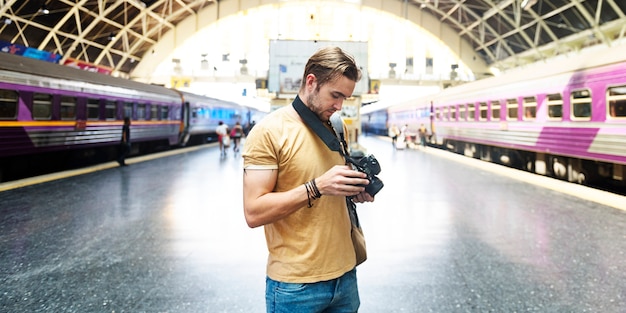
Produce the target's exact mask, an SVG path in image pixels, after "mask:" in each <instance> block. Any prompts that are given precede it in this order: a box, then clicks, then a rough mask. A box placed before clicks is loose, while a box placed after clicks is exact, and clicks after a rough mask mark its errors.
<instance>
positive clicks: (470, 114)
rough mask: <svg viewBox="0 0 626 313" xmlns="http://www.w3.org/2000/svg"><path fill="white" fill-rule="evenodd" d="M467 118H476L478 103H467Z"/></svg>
mask: <svg viewBox="0 0 626 313" xmlns="http://www.w3.org/2000/svg"><path fill="white" fill-rule="evenodd" d="M467 118H468V120H470V121H475V120H476V105H475V104H473V103H468V104H467Z"/></svg>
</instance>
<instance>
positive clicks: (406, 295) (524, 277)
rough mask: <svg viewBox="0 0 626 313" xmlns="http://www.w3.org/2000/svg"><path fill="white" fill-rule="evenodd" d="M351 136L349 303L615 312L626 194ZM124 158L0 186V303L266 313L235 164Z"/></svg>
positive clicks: (625, 292) (208, 156)
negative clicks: (356, 177)
mask: <svg viewBox="0 0 626 313" xmlns="http://www.w3.org/2000/svg"><path fill="white" fill-rule="evenodd" d="M360 143H361V145H363V146H364V147H365V148H367V150H368V152H369V153H372V154H374V155H375V156H376V157H377V158H378V159H379V161H380V163H381V165H382V173H381V174H380V175H379V177H380V178H381V179H382V180H383V182H384V183H385V187H384V189H383V190H382V191H381V192H380V193H379V195H378V196H377V199H376V202H374V203H371V204H363V205H359V213H360V219H361V223H362V224H363V227H364V231H365V235H366V238H367V244H368V253H369V259H368V261H366V262H365V263H364V264H363V265H361V266H359V267H358V278H359V284H360V294H361V302H362V305H361V310H360V311H359V312H362V313H380V312H626V211H623V210H620V209H619V208H626V205H624V206H622V203H626V202H620V201H624V197H613V196H610V195H606V194H600V196H596V197H597V198H599V199H605V200H606V199H609V205H607V204H602V202H600V203H598V201H596V200H594V199H592V198H587V195H592V194H597V193H596V192H595V191H591V190H586V189H578V188H580V186H576V189H574V191H573V192H568V191H567V190H571V189H570V186H571V184H567V183H563V182H558V181H554V180H548V181H549V183H548V185H550V186H552V187H547V186H546V185H541V186H537V185H535V184H533V183H534V182H539V181H544V179H543V178H539V177H536V176H529V177H530V178H528V179H526V181H524V180H520V177H525V173H519V172H517V171H510V170H505V171H502V169H501V168H500V167H497V166H495V167H494V166H489V165H484V164H479V165H478V166H473V165H471V164H478V163H480V162H479V161H475V160H467V159H465V160H462V161H461V162H459V161H457V160H459V159H463V157H458V156H450V155H449V154H445V153H442V152H439V151H435V150H432V149H427V150H426V151H422V150H403V151H395V150H394V149H393V148H392V146H391V144H390V142H389V141H385V140H381V139H380V138H378V137H362V138H360ZM477 162H478V163H477ZM470 163H471V164H470ZM129 164H131V165H130V166H128V167H124V168H120V167H116V166H113V165H111V164H109V165H105V166H101V167H99V168H98V170H97V171H87V173H82V174H81V175H78V176H72V177H66V178H63V179H57V178H58V177H56V178H55V180H51V181H47V182H44V183H40V184H35V185H28V183H23V184H22V185H23V187H21V188H18V189H10V188H5V191H2V192H0V264H1V275H0V312H11V313H19V312H132V313H138V312H150V313H153V312H154V313H156V312H168V313H187V312H188V313H197V312H264V311H265V306H264V282H265V273H264V271H265V259H266V249H265V242H264V237H263V231H262V229H261V228H258V229H249V228H248V227H247V226H246V224H245V221H244V218H243V212H242V200H241V198H242V196H241V194H242V192H241V176H242V161H241V158H240V157H238V156H234V155H233V153H232V151H231V152H230V154H229V155H228V156H227V157H226V158H222V157H220V154H219V151H218V149H217V148H216V147H215V146H209V147H207V148H203V149H195V150H190V151H188V152H186V153H182V154H171V155H169V156H167V157H162V158H158V159H154V160H145V161H144V159H130V160H129ZM493 168H497V170H496V171H499V172H494V170H493ZM505 172H506V173H508V174H505ZM22 185H20V186H22ZM0 187H1V186H0ZM0 190H2V189H0ZM329 244H332V243H329Z"/></svg>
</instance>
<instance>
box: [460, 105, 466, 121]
mask: <svg viewBox="0 0 626 313" xmlns="http://www.w3.org/2000/svg"><path fill="white" fill-rule="evenodd" d="M459 120H461V121H466V120H467V106H466V105H465V104H461V105H459Z"/></svg>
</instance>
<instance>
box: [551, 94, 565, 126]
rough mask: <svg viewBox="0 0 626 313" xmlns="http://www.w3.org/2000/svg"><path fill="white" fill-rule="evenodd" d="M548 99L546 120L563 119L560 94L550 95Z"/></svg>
mask: <svg viewBox="0 0 626 313" xmlns="http://www.w3.org/2000/svg"><path fill="white" fill-rule="evenodd" d="M547 98H548V118H550V119H551V120H562V119H563V96H561V94H560V93H555V94H550V95H548V96H547Z"/></svg>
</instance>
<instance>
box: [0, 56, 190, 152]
mask: <svg viewBox="0 0 626 313" xmlns="http://www.w3.org/2000/svg"><path fill="white" fill-rule="evenodd" d="M0 94H1V96H0V97H1V100H0V139H1V140H0V157H5V156H12V155H24V154H33V153H40V152H45V151H53V150H64V149H75V148H76V147H81V148H83V147H92V146H99V145H113V144H116V143H118V142H119V140H120V134H121V129H122V124H123V122H122V120H123V118H124V117H125V116H128V117H130V118H131V119H132V120H133V123H132V124H133V125H132V131H133V141H134V142H138V143H140V142H148V141H153V140H166V141H167V142H168V143H169V144H175V143H176V142H177V141H178V134H179V124H180V118H179V116H180V114H181V100H180V96H179V95H178V94H177V93H176V92H175V91H173V90H169V89H167V88H163V87H159V86H152V85H147V84H142V83H138V82H134V81H129V80H125V79H119V78H115V77H109V76H106V75H101V74H96V73H91V72H86V71H82V70H78V69H73V68H70V67H66V66H60V65H57V64H52V63H47V62H43V61H39V60H31V59H28V58H23V57H20V56H14V55H10V54H6V53H0Z"/></svg>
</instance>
